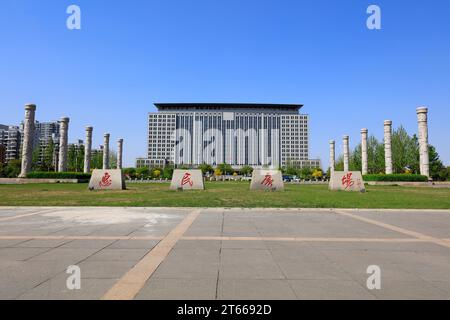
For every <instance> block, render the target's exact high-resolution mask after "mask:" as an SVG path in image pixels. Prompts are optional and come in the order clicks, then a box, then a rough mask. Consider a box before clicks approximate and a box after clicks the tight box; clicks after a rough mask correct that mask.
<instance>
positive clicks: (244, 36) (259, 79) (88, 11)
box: [0, 0, 450, 167]
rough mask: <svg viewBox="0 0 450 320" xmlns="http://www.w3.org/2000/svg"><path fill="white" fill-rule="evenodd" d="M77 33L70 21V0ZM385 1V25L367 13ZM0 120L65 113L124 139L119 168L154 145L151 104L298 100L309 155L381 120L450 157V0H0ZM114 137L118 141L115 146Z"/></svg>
mask: <svg viewBox="0 0 450 320" xmlns="http://www.w3.org/2000/svg"><path fill="white" fill-rule="evenodd" d="M71 4H77V5H79V6H80V7H81V10H82V30H79V31H70V30H68V29H67V28H66V19H67V17H68V15H67V14H66V8H67V7H68V6H69V5H71ZM370 4H377V5H379V6H380V7H381V10H382V30H380V31H370V30H368V29H367V28H366V19H367V17H368V15H367V14H366V9H367V7H368V6H369V5H370ZM0 41H1V47H0V109H1V112H0V123H2V124H18V123H19V122H20V121H21V120H22V118H23V113H24V111H23V105H24V104H25V103H27V102H33V103H36V104H37V106H38V110H37V119H38V120H40V121H47V120H53V119H59V118H60V117H61V116H63V115H67V116H69V117H70V118H71V128H70V133H69V138H70V140H71V141H75V140H76V139H78V138H81V139H84V126H85V125H93V126H94V130H95V131H94V144H95V145H99V144H101V142H102V136H103V133H104V132H111V135H112V139H113V141H115V140H116V139H117V138H119V137H123V138H124V139H125V162H126V163H125V164H126V165H128V166H131V165H133V164H134V159H135V158H136V157H138V156H145V154H146V140H147V138H146V131H147V113H148V112H149V111H153V110H154V107H153V103H154V102H261V103H303V104H305V107H304V109H303V112H304V113H308V114H309V115H310V116H311V150H310V156H311V157H312V158H316V157H320V158H321V159H322V161H323V163H324V167H326V166H327V164H328V140H329V139H336V140H337V141H338V151H339V152H341V150H342V148H341V138H342V135H344V134H349V135H350V137H351V139H352V140H351V145H352V147H353V146H354V145H355V144H357V143H358V141H359V138H360V129H361V128H362V127H367V128H369V130H370V133H373V134H375V135H376V136H377V137H378V138H382V132H383V120H385V119H391V120H393V121H394V126H395V127H397V126H399V125H400V124H402V125H404V126H405V127H406V129H407V130H408V132H410V133H415V132H417V123H416V113H415V109H416V107H417V106H419V105H425V106H428V107H429V108H430V143H431V144H433V145H435V146H436V147H437V149H438V152H439V153H440V155H441V158H443V160H444V162H445V163H446V164H447V165H450V143H449V141H450V128H449V125H450V1H448V0H431V1H424V0H420V1H406V0H395V1H381V0H373V1H365V0H342V1H337V0H319V1H318V0H314V1H313V0H310V1H300V0H295V1H294V0H292V1H286V0H276V1H275V0H270V1H261V0H259V1H257V0H251V1H250V0H214V1H212V0H190V1H187V0H185V1H181V0H179V1H175V0H159V1H156V0H155V1H151V0H129V1H118V0H117V1H111V0H108V1H107V0H94V1H93V0H71V1H66V0H40V1H36V0H2V1H1V5H0ZM113 146H114V147H115V143H114V145H113Z"/></svg>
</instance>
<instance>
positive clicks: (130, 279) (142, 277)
mask: <svg viewBox="0 0 450 320" xmlns="http://www.w3.org/2000/svg"><path fill="white" fill-rule="evenodd" d="M200 213H201V210H194V211H192V212H190V213H189V214H188V216H187V217H186V218H185V219H184V220H183V221H182V222H181V223H180V224H178V225H177V226H176V227H175V228H174V229H172V231H170V232H169V234H168V235H167V236H166V237H165V238H164V239H162V240H161V241H160V242H159V243H158V244H157V245H156V246H155V247H154V248H153V249H152V250H151V251H150V252H149V253H147V255H145V256H144V257H143V258H142V259H141V260H140V261H139V262H138V263H137V264H136V265H135V266H134V267H133V268H132V269H131V270H129V271H128V272H127V273H126V274H125V275H124V276H123V277H122V278H121V279H119V281H118V282H117V283H116V284H115V285H114V286H113V287H112V288H110V289H109V291H108V292H107V293H106V294H105V295H104V296H103V297H102V298H101V300H133V299H134V298H135V297H136V295H137V294H138V293H139V291H141V289H142V288H143V287H144V285H145V283H146V282H147V280H148V279H149V278H150V277H151V276H152V275H153V273H154V272H155V271H156V269H157V268H158V267H159V265H160V264H161V263H162V262H163V261H164V260H165V258H166V257H167V256H168V254H169V253H170V251H171V250H172V249H173V247H174V246H175V245H176V244H177V242H178V240H180V239H181V237H182V236H183V235H184V233H185V232H186V231H187V230H188V229H189V227H190V226H191V225H192V223H194V221H195V220H196V219H197V217H198V216H199V215H200Z"/></svg>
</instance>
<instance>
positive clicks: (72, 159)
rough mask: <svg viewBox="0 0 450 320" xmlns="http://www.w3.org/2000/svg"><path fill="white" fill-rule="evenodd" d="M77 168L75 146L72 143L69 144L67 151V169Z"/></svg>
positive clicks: (73, 169) (74, 170) (74, 169)
mask: <svg viewBox="0 0 450 320" xmlns="http://www.w3.org/2000/svg"><path fill="white" fill-rule="evenodd" d="M76 168H77V147H76V146H75V145H74V144H71V145H70V146H69V150H68V151H67V170H68V171H70V172H76Z"/></svg>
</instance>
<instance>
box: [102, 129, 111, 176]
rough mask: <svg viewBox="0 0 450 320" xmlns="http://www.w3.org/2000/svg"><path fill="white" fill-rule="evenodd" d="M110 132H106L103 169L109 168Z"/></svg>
mask: <svg viewBox="0 0 450 320" xmlns="http://www.w3.org/2000/svg"><path fill="white" fill-rule="evenodd" d="M109 137H110V134H109V133H105V135H104V142H103V170H108V169H109Z"/></svg>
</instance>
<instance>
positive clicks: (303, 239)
mask: <svg viewBox="0 0 450 320" xmlns="http://www.w3.org/2000/svg"><path fill="white" fill-rule="evenodd" d="M162 239H164V238H163V237H153V236H148V237H146V236H134V237H129V236H0V240H129V241H142V240H158V241H160V240H162ZM179 240H180V241H274V242H375V243H377V242H381V243H420V242H434V239H418V238H308V237H216V236H212V237H208V236H202V237H195V236H190V237H181V238H180V239H179ZM442 241H446V242H449V241H450V240H449V239H442Z"/></svg>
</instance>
